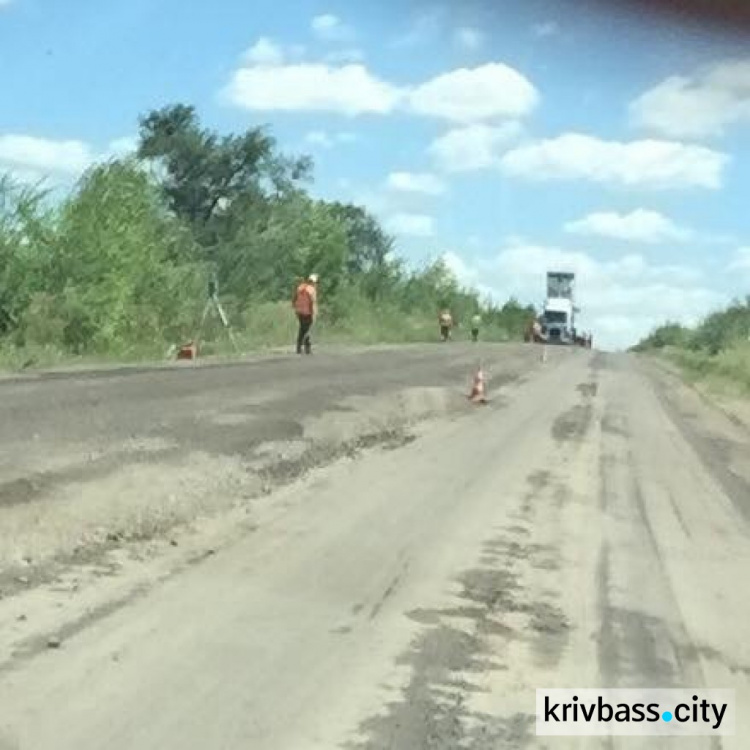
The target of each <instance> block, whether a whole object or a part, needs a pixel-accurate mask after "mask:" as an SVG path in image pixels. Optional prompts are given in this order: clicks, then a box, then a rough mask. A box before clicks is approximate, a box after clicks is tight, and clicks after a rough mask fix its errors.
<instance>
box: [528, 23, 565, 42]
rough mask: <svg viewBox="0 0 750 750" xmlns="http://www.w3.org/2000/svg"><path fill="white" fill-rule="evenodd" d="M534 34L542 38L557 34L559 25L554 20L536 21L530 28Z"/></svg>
mask: <svg viewBox="0 0 750 750" xmlns="http://www.w3.org/2000/svg"><path fill="white" fill-rule="evenodd" d="M532 30H533V32H534V36H537V37H539V38H540V39H544V38H546V37H550V36H557V34H559V33H560V27H559V26H558V24H557V23H556V22H555V21H546V22H544V23H538V24H537V25H536V26H534V28H533V29H532Z"/></svg>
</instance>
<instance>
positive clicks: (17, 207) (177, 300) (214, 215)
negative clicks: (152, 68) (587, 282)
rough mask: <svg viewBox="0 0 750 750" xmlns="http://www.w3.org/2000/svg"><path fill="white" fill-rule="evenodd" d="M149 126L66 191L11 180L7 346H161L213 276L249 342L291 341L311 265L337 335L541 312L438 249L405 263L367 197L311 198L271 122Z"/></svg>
mask: <svg viewBox="0 0 750 750" xmlns="http://www.w3.org/2000/svg"><path fill="white" fill-rule="evenodd" d="M139 126H140V127H139V138H138V148H137V153H136V154H135V155H134V156H132V157H130V158H125V159H111V160H108V161H105V162H102V163H99V164H96V165H94V166H93V167H92V168H90V169H89V170H88V171H87V172H86V173H85V174H84V175H83V177H82V178H81V179H80V180H79V182H78V183H77V184H76V186H75V187H74V189H72V190H71V191H70V192H69V193H68V194H67V195H66V196H65V197H63V198H62V199H61V200H55V201H51V200H50V199H49V195H48V194H47V193H46V192H45V191H44V190H41V189H38V188H33V187H28V186H23V185H20V184H18V183H16V182H14V181H13V180H12V179H11V178H10V177H8V176H6V177H4V178H2V179H0V349H2V348H4V349H5V350H8V349H12V350H14V351H21V352H23V351H41V350H44V349H47V350H54V351H55V352H58V353H61V354H71V355H95V354H112V355H116V356H127V355H129V354H136V353H139V352H142V353H153V352H155V351H157V350H161V349H162V348H163V347H164V345H165V344H169V343H175V342H178V341H181V340H184V339H186V338H190V337H191V336H192V334H193V332H194V331H195V329H196V326H197V322H198V320H199V318H200V313H201V310H202V308H203V305H204V304H205V301H206V295H207V291H206V290H207V285H208V282H209V281H210V280H215V281H216V282H217V283H218V288H219V290H220V294H221V297H222V302H223V303H224V304H225V306H226V308H227V310H228V312H229V314H230V318H231V319H232V321H233V324H234V325H235V326H236V327H237V328H238V330H239V331H244V332H245V333H246V334H247V341H248V343H249V344H258V345H262V344H278V343H282V341H285V340H286V339H285V337H286V336H287V334H288V331H287V328H286V327H285V326H287V325H291V322H289V323H288V324H287V323H286V322H283V321H280V320H279V316H282V317H283V316H284V315H285V314H287V313H288V303H289V299H290V295H291V291H292V289H293V287H294V285H295V283H296V282H297V281H298V280H299V279H301V278H303V277H304V276H305V275H307V274H308V273H310V272H311V271H315V272H316V273H318V274H319V275H320V277H321V280H322V299H323V304H322V306H321V319H322V322H323V325H324V326H325V327H327V328H328V329H330V331H331V332H332V334H333V333H337V334H340V335H341V336H343V337H347V336H348V337H349V338H351V339H363V340H366V341H374V340H381V339H382V340H388V339H391V340H419V339H423V338H425V337H426V336H430V337H432V336H433V334H434V328H435V325H436V317H437V312H438V310H439V309H440V308H442V307H449V308H450V309H451V310H452V311H453V313H454V316H455V317H456V319H457V320H459V321H462V320H467V319H468V318H469V317H470V316H471V315H472V314H473V313H475V312H477V311H480V312H482V314H483V316H484V318H485V321H486V324H487V328H488V329H489V330H490V332H491V336H492V337H493V338H496V339H504V338H512V339H517V338H520V337H521V336H522V334H523V329H524V326H525V324H526V322H527V320H528V317H529V315H530V314H531V313H533V310H532V308H529V307H527V306H523V305H521V304H519V303H517V302H516V301H514V300H510V301H508V302H507V303H505V304H504V305H502V306H498V305H496V304H494V303H492V302H490V301H487V300H483V299H481V297H480V295H479V294H478V293H477V292H476V291H475V290H473V289H469V288H466V287H464V286H463V285H461V284H460V283H459V281H458V280H457V279H456V277H455V276H454V275H453V274H452V273H451V272H450V271H449V269H448V268H447V267H446V266H445V265H444V264H443V263H442V262H440V261H435V262H433V263H431V264H428V265H427V266H425V267H423V268H419V269H413V268H409V267H408V265H407V264H406V263H405V262H404V260H403V259H402V258H400V257H399V256H398V254H397V251H396V250H397V249H396V247H395V243H394V239H393V238H392V237H391V236H389V235H388V234H387V233H386V232H385V231H384V229H383V227H382V226H381V225H380V223H379V222H378V220H377V219H376V218H375V217H374V216H373V215H372V214H370V213H369V212H368V211H367V210H366V209H365V208H363V207H361V206H356V205H352V204H349V203H341V202H330V201H323V200H319V199H316V198H314V197H312V196H311V194H310V192H309V186H310V183H311V180H312V175H313V165H312V160H311V159H310V158H309V157H306V156H302V157H289V156H287V155H285V154H283V153H281V152H280V150H279V148H278V146H277V143H276V141H275V140H274V138H273V136H272V135H271V134H270V133H269V131H268V130H267V129H266V128H263V127H254V128H251V129H249V130H247V131H246V132H244V133H241V134H230V135H222V134H219V133H217V132H214V131H212V130H210V129H208V128H205V127H203V125H202V124H201V122H200V120H199V118H198V115H197V113H196V111H195V109H194V108H192V107H189V106H185V105H174V106H169V107H165V108H163V109H160V110H155V111H152V112H149V113H147V114H146V115H144V116H142V117H141V118H140V120H139ZM282 305H286V306H287V307H285V308H284V310H283V311H282ZM287 317H288V315H287ZM218 333H219V332H218V331H216V330H215V331H213V333H210V332H209V334H207V335H209V336H210V335H214V336H216V335H218Z"/></svg>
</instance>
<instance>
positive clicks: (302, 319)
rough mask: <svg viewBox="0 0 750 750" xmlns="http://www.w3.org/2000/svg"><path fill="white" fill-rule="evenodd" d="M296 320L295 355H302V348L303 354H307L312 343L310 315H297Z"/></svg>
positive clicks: (311, 317)
mask: <svg viewBox="0 0 750 750" xmlns="http://www.w3.org/2000/svg"><path fill="white" fill-rule="evenodd" d="M297 320H299V332H298V333H297V354H302V347H303V346H304V347H305V353H307V354H309V353H310V351H311V349H312V342H311V341H310V328H312V324H313V316H312V315H301V314H300V313H297Z"/></svg>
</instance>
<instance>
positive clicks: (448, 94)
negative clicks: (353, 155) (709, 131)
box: [409, 63, 539, 123]
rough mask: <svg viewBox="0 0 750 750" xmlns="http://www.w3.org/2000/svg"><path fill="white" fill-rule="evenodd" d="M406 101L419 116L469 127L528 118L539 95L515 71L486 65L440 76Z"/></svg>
mask: <svg viewBox="0 0 750 750" xmlns="http://www.w3.org/2000/svg"><path fill="white" fill-rule="evenodd" d="M409 100H410V105H411V109H412V110H413V111H414V112H417V113H418V114H423V115H431V116H434V117H442V118H445V119H447V120H452V121H454V122H461V123H470V122H477V121H481V120H491V119H497V118H513V117H520V116H522V115H527V114H529V113H530V112H531V111H532V110H533V109H534V107H535V106H536V105H537V102H538V101H539V95H538V93H537V90H536V89H535V88H534V86H533V84H532V83H531V82H530V81H529V80H528V79H527V78H525V77H524V76H523V75H522V74H521V73H519V72H518V71H517V70H515V69H514V68H511V67H509V66H508V65H504V64H503V63H487V64H486V65H480V66H479V67H476V68H459V69H457V70H452V71H450V72H448V73H443V74H442V75H439V76H437V77H436V78H433V79H432V80H430V81H427V82H425V83H423V84H421V85H420V86H417V87H416V88H415V89H414V90H413V91H412V92H411V96H410V98H409Z"/></svg>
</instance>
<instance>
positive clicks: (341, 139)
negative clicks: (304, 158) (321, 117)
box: [305, 130, 357, 148]
mask: <svg viewBox="0 0 750 750" xmlns="http://www.w3.org/2000/svg"><path fill="white" fill-rule="evenodd" d="M356 140H357V135H356V134H355V133H349V132H345V131H343V132H339V133H328V132H326V131H325V130H311V131H310V132H309V133H307V135H305V143H307V144H308V145H309V146H321V147H322V148H333V147H334V146H336V145H338V144H340V143H353V142H354V141H356Z"/></svg>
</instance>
